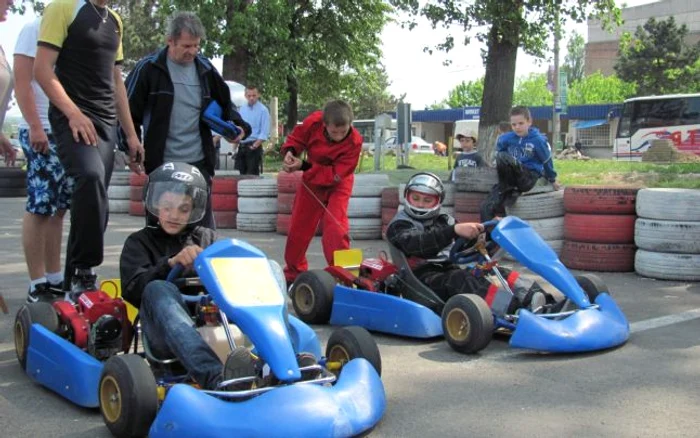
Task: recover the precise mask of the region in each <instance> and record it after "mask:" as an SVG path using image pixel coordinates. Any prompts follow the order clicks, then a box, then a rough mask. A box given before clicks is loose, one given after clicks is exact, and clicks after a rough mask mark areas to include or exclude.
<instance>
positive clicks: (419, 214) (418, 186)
mask: <svg viewBox="0 0 700 438" xmlns="http://www.w3.org/2000/svg"><path fill="white" fill-rule="evenodd" d="M411 192H418V193H423V194H426V195H434V196H437V197H438V203H437V204H435V206H433V207H430V208H421V207H416V206H414V205H411V202H410V199H409V196H408V195H409V193H411ZM403 198H404V201H405V205H404V209H405V211H406V214H407V215H409V216H411V217H412V218H414V219H418V220H425V219H431V218H434V217H436V216H437V215H439V214H440V207H441V205H442V201H444V200H445V187H444V186H443V185H442V181H440V178H438V177H437V175H435V174H434V173H430V172H421V173H417V174H415V175H413V176H412V177H411V179H409V180H408V184H406V188H405V189H404V191H403Z"/></svg>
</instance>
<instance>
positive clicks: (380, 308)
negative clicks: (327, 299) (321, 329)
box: [330, 285, 442, 338]
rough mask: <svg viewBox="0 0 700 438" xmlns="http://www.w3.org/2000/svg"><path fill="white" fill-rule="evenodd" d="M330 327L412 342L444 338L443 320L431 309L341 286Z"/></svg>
mask: <svg viewBox="0 0 700 438" xmlns="http://www.w3.org/2000/svg"><path fill="white" fill-rule="evenodd" d="M330 323H331V324H333V325H342V326H345V325H358V326H360V327H364V328H366V329H367V330H371V331H377V332H381V333H390V334H393V335H399V336H408V337H412V338H433V337H436V336H442V320H441V319H440V316H439V315H437V314H436V313H435V312H433V311H432V310H430V309H428V308H427V307H425V306H422V305H420V304H418V303H414V302H413V301H409V300H406V299H403V298H399V297H395V296H393V295H387V294H385V293H379V292H369V291H366V290H359V289H352V288H349V287H345V286H341V285H336V286H335V288H334V289H333V311H332V312H331V321H330Z"/></svg>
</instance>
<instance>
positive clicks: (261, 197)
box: [236, 178, 277, 232]
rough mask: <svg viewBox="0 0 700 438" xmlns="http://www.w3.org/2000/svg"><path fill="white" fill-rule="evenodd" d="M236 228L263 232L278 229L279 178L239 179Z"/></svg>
mask: <svg viewBox="0 0 700 438" xmlns="http://www.w3.org/2000/svg"><path fill="white" fill-rule="evenodd" d="M236 228H237V229H239V230H241V231H262V232H265V231H275V230H276V229H277V179H272V178H260V179H243V180H240V181H238V215H237V216H236Z"/></svg>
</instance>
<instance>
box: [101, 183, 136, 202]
mask: <svg viewBox="0 0 700 438" xmlns="http://www.w3.org/2000/svg"><path fill="white" fill-rule="evenodd" d="M130 196H131V187H129V186H128V185H125V186H115V185H110V186H109V188H108V189H107V197H108V198H109V199H110V200H112V199H114V200H117V199H126V200H127V201H128V200H129V198H130Z"/></svg>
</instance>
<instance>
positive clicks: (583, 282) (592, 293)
mask: <svg viewBox="0 0 700 438" xmlns="http://www.w3.org/2000/svg"><path fill="white" fill-rule="evenodd" d="M575 278H576V281H577V282H578V284H579V286H581V289H583V291H584V292H585V293H586V295H587V296H588V301H590V302H591V304H593V303H595V300H596V298H598V295H600V294H601V293H606V294H609V295H612V294H611V293H610V291H609V290H608V286H606V285H605V282H604V281H603V279H602V278H600V277H598V276H597V275H595V274H582V275H577V276H576V277H575Z"/></svg>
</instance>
